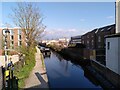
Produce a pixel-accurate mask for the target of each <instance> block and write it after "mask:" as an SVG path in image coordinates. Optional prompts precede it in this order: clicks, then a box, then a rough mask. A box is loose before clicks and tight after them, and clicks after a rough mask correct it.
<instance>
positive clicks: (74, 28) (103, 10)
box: [0, 2, 115, 39]
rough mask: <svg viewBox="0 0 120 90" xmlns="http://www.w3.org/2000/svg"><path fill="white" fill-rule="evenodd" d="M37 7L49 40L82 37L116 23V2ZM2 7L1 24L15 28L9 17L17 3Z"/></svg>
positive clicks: (1, 4)
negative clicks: (41, 15)
mask: <svg viewBox="0 0 120 90" xmlns="http://www.w3.org/2000/svg"><path fill="white" fill-rule="evenodd" d="M37 5H38V7H39V8H40V10H41V13H42V14H43V17H44V21H43V23H44V24H45V25H46V26H47V28H46V30H45V31H46V32H45V33H46V34H45V36H44V38H47V39H52V38H59V37H70V36H75V35H82V34H84V33H86V32H88V31H90V30H92V29H95V28H97V27H102V26H106V25H110V24H114V23H115V2H38V3H37ZM0 6H1V7H2V15H0V23H1V24H5V23H10V24H12V26H14V25H13V23H12V21H11V19H10V18H9V17H10V14H11V13H12V10H11V8H12V7H16V3H14V2H4V3H0ZM0 11H1V10H0ZM1 26H3V25H1Z"/></svg>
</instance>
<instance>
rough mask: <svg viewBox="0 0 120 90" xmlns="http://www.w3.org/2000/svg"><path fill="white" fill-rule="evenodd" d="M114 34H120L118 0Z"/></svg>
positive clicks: (119, 7) (119, 6)
mask: <svg viewBox="0 0 120 90" xmlns="http://www.w3.org/2000/svg"><path fill="white" fill-rule="evenodd" d="M118 11H119V12H118ZM116 33H120V0H116Z"/></svg>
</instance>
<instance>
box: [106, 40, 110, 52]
mask: <svg viewBox="0 0 120 90" xmlns="http://www.w3.org/2000/svg"><path fill="white" fill-rule="evenodd" d="M107 49H108V50H109V49H110V42H107Z"/></svg>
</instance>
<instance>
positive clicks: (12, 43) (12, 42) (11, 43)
mask: <svg viewBox="0 0 120 90" xmlns="http://www.w3.org/2000/svg"><path fill="white" fill-rule="evenodd" d="M10 47H11V48H12V49H14V41H11V42H10Z"/></svg>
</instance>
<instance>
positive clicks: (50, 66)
mask: <svg viewBox="0 0 120 90" xmlns="http://www.w3.org/2000/svg"><path fill="white" fill-rule="evenodd" d="M49 55H50V56H49ZM49 55H45V56H44V57H45V64H46V69H47V75H48V80H49V84H50V87H51V88H101V86H100V85H99V83H98V81H97V80H96V79H95V78H94V77H93V76H92V75H91V74H90V72H89V71H88V70H87V69H86V68H83V67H81V66H80V65H79V64H78V63H77V62H73V61H70V59H68V58H67V59H66V58H65V59H64V58H63V57H61V56H60V55H59V54H57V53H55V52H51V53H50V54H49ZM46 56H49V58H48V57H46Z"/></svg>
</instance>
